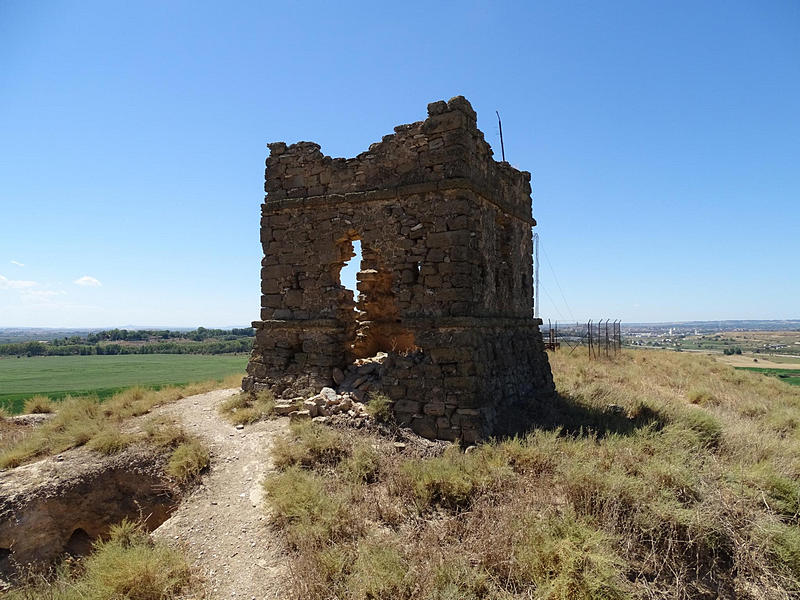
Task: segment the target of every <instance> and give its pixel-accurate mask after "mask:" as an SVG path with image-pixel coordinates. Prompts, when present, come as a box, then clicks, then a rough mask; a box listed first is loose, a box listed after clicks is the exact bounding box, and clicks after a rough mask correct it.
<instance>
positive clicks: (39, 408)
mask: <svg viewBox="0 0 800 600" xmlns="http://www.w3.org/2000/svg"><path fill="white" fill-rule="evenodd" d="M55 408H56V407H55V404H54V403H53V401H52V400H51V399H50V398H48V397H47V396H34V397H33V398H28V399H27V400H26V401H25V404H24V405H23V407H22V412H23V413H24V414H48V413H52V412H55Z"/></svg>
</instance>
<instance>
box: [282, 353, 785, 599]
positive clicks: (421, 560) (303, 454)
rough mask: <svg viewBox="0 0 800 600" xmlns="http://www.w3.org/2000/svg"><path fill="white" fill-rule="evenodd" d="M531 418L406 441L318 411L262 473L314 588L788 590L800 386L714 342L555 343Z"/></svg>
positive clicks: (651, 592) (297, 567)
mask: <svg viewBox="0 0 800 600" xmlns="http://www.w3.org/2000/svg"><path fill="white" fill-rule="evenodd" d="M551 361H552V366H553V372H554V374H555V378H556V382H557V387H558V390H559V392H560V394H561V396H562V403H561V405H560V406H558V407H554V408H553V409H552V410H550V411H547V413H546V414H543V415H542V418H541V423H540V424H539V426H538V427H536V428H534V429H533V430H532V431H531V432H530V434H529V435H527V436H526V437H523V438H519V439H513V440H504V441H498V442H492V443H487V444H484V445H480V446H478V447H477V448H475V449H474V450H473V451H470V452H468V453H466V454H464V453H461V452H459V451H458V449H457V448H452V449H451V450H448V451H447V452H445V454H444V455H442V456H438V457H430V458H425V457H415V456H408V455H407V453H405V452H393V451H392V450H393V449H392V447H391V444H387V443H386V442H382V441H381V440H379V439H377V438H375V437H370V436H364V435H360V434H354V433H353V432H345V431H336V430H331V429H329V428H324V427H320V426H317V425H316V424H303V425H299V426H296V427H295V428H294V433H293V436H292V438H291V439H289V440H286V441H285V442H281V443H278V444H276V446H275V459H276V462H277V464H278V465H280V467H281V469H282V472H281V473H279V474H277V475H276V476H274V477H272V478H271V479H269V480H268V481H267V482H266V488H267V491H268V502H269V503H270V505H271V510H272V514H273V518H274V520H275V522H276V523H277V524H278V525H280V526H281V527H282V528H283V529H284V531H285V532H286V535H287V536H288V540H289V542H290V543H291V544H292V546H293V548H294V552H295V554H294V555H293V561H294V568H293V569H292V572H293V573H295V574H296V576H295V588H296V594H297V596H298V597H302V598H310V599H320V600H321V599H323V598H352V599H359V600H365V599H367V598H382V599H390V598H397V599H399V598H431V599H434V598H436V599H444V598H452V599H470V598H475V599H477V598H497V599H500V598H504V599H511V598H559V599H571V598H628V597H631V598H687V599H688V598H693V599H695V598H709V599H710V598H717V597H720V596H721V597H734V596H735V597H739V598H789V597H796V595H795V594H798V593H800V585H798V580H799V579H800V529H798V524H799V523H800V516H799V515H800V483H798V476H800V390H798V389H797V388H794V387H791V386H789V385H786V384H785V383H782V382H780V381H778V380H776V379H774V378H770V377H766V376H763V375H760V374H755V373H747V372H741V371H736V370H734V369H733V368H731V367H729V366H726V365H722V364H720V363H717V362H715V361H714V360H713V359H711V358H708V357H704V356H698V355H685V354H677V353H666V352H664V353H660V352H649V351H626V352H624V353H623V354H622V355H621V356H620V357H619V358H618V359H617V360H616V361H610V362H609V361H602V360H601V361H595V362H590V361H589V360H588V359H587V358H586V357H584V356H581V355H578V354H577V352H576V353H575V354H573V355H569V354H568V353H566V352H559V353H556V354H551Z"/></svg>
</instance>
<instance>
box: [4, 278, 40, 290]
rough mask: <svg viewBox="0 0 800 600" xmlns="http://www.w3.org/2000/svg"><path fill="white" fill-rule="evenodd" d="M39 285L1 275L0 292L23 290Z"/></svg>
mask: <svg viewBox="0 0 800 600" xmlns="http://www.w3.org/2000/svg"><path fill="white" fill-rule="evenodd" d="M37 285H39V284H38V283H36V282H35V281H24V280H22V279H8V278H6V277H3V276H2V275H0V290H22V289H25V288H32V287H34V286H37Z"/></svg>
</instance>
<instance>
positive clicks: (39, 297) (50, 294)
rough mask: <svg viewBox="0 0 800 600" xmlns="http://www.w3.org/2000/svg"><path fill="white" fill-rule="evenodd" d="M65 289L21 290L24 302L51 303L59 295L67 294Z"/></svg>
mask: <svg viewBox="0 0 800 600" xmlns="http://www.w3.org/2000/svg"><path fill="white" fill-rule="evenodd" d="M66 293H67V292H65V291H64V290H29V289H26V290H21V292H20V298H21V299H22V301H23V302H27V303H35V304H43V303H48V304H49V303H50V302H52V301H53V299H54V298H56V297H58V296H65V295H66Z"/></svg>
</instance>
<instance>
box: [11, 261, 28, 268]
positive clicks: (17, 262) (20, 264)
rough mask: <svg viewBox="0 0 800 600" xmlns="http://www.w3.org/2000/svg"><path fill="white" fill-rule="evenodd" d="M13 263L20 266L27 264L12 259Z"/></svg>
mask: <svg viewBox="0 0 800 600" xmlns="http://www.w3.org/2000/svg"><path fill="white" fill-rule="evenodd" d="M11 264H12V265H17V266H18V267H24V266H25V263H21V262H19V261H18V260H12V261H11Z"/></svg>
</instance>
